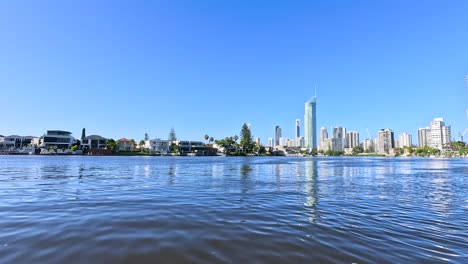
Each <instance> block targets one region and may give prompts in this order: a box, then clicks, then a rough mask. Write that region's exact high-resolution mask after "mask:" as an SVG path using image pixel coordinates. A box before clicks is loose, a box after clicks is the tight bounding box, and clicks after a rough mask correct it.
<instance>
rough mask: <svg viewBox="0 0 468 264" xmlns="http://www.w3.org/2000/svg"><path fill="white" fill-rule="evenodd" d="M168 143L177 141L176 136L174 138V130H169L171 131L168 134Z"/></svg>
mask: <svg viewBox="0 0 468 264" xmlns="http://www.w3.org/2000/svg"><path fill="white" fill-rule="evenodd" d="M168 139H169V142H171V143H172V142H175V141H177V136H176V133H175V130H174V128H171V131H170V132H169V138H168Z"/></svg>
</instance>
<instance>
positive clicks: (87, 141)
mask: <svg viewBox="0 0 468 264" xmlns="http://www.w3.org/2000/svg"><path fill="white" fill-rule="evenodd" d="M106 144H107V139H106V138H104V137H101V136H98V135H90V136H87V137H84V138H82V139H81V146H82V148H83V149H84V147H86V148H87V149H89V150H91V149H105V148H106Z"/></svg>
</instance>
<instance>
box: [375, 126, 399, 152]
mask: <svg viewBox="0 0 468 264" xmlns="http://www.w3.org/2000/svg"><path fill="white" fill-rule="evenodd" d="M394 140H395V139H394V134H393V130H391V129H381V130H380V131H379V132H378V135H377V148H376V151H377V153H379V154H388V153H390V151H391V150H392V149H393V148H394V147H395V144H394V143H395V142H394Z"/></svg>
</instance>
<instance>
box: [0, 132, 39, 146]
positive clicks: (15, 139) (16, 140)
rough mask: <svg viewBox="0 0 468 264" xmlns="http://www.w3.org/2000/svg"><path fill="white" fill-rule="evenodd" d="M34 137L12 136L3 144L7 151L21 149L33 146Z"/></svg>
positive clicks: (5, 139)
mask: <svg viewBox="0 0 468 264" xmlns="http://www.w3.org/2000/svg"><path fill="white" fill-rule="evenodd" d="M33 139H34V137H32V136H18V135H10V136H7V137H5V138H4V141H3V144H4V146H5V148H6V149H19V148H23V147H26V146H29V145H31V143H32V141H33Z"/></svg>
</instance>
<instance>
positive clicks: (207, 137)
mask: <svg viewBox="0 0 468 264" xmlns="http://www.w3.org/2000/svg"><path fill="white" fill-rule="evenodd" d="M209 138H210V136H208V135H205V140H206V143H208V139H209Z"/></svg>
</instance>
